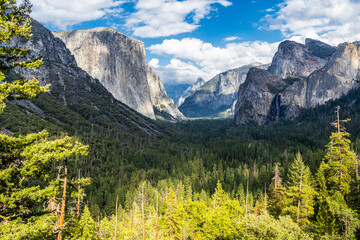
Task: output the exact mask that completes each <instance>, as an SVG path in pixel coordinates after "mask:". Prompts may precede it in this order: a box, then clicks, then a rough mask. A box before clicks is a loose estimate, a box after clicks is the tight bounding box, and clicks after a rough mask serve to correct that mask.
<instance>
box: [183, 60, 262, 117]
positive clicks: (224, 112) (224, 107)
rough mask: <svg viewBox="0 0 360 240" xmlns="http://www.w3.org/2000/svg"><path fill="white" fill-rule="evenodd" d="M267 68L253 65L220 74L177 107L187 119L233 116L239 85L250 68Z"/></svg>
mask: <svg viewBox="0 0 360 240" xmlns="http://www.w3.org/2000/svg"><path fill="white" fill-rule="evenodd" d="M255 66H258V67H259V68H264V69H265V68H267V67H268V65H261V63H253V64H250V65H246V66H242V67H240V68H236V69H231V70H228V71H226V72H223V73H220V74H218V75H217V76H215V77H214V78H212V79H211V80H209V81H207V82H206V83H205V84H203V85H202V86H201V87H199V88H198V89H197V90H196V91H194V92H193V93H192V94H191V95H190V96H189V97H187V98H186V99H185V101H184V103H183V104H182V105H181V106H180V107H179V109H180V111H182V112H183V113H184V115H185V116H187V117H229V116H232V115H233V114H234V108H235V104H236V101H237V96H238V90H239V86H240V84H242V83H243V82H244V81H245V78H246V74H247V72H248V71H249V69H250V68H251V67H255Z"/></svg>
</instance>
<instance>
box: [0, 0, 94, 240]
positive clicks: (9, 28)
mask: <svg viewBox="0 0 360 240" xmlns="http://www.w3.org/2000/svg"><path fill="white" fill-rule="evenodd" d="M30 8H31V5H30V3H29V1H24V3H23V4H20V5H18V4H17V3H16V1H15V0H1V1H0V29H1V31H0V43H1V44H0V113H1V112H2V111H3V110H4V108H5V107H6V103H7V102H9V101H12V100H20V99H31V98H34V97H36V96H37V95H38V94H40V93H44V92H47V91H48V90H49V86H39V82H38V81H37V80H36V79H32V80H25V79H23V78H21V79H19V80H15V81H9V80H8V78H6V77H5V76H6V74H8V72H9V71H10V70H12V69H15V68H34V67H35V68H38V67H40V66H41V64H42V60H41V59H30V60H29V59H27V58H26V57H27V55H28V54H29V53H30V51H29V50H27V49H24V48H18V47H16V46H13V45H14V44H12V40H13V39H14V38H30V37H31V25H30V23H31V19H30V17H29V15H28V14H29V12H30ZM78 154H81V155H85V154H87V146H84V145H82V144H81V143H79V142H76V141H74V140H73V139H72V138H70V137H63V138H61V139H54V140H50V138H49V135H48V133H47V132H46V131H42V132H40V133H33V134H28V135H26V136H18V137H10V136H7V135H5V134H0V224H1V228H0V229H1V230H0V238H1V239H8V238H12V239H22V238H26V239H38V238H40V237H41V238H44V237H45V238H47V239H50V238H52V236H53V233H52V232H51V229H52V228H53V227H54V225H55V222H56V220H57V219H58V217H57V216H56V212H54V209H57V208H56V207H55V208H54V207H50V206H49V207H48V209H44V208H43V207H42V205H44V204H45V203H46V202H50V203H51V204H52V205H57V203H56V200H55V199H56V196H57V195H58V193H59V192H60V191H59V187H58V186H59V182H58V181H57V180H50V179H49V172H50V163H51V162H54V161H55V162H61V161H63V160H65V159H71V158H72V157H73V156H75V155H78ZM39 180H41V185H40V184H35V182H40V181H39ZM50 199H51V200H50Z"/></svg>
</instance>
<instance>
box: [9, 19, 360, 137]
mask: <svg viewBox="0 0 360 240" xmlns="http://www.w3.org/2000/svg"><path fill="white" fill-rule="evenodd" d="M32 31H33V37H32V38H31V39H29V40H24V39H18V40H17V41H16V42H14V43H13V44H17V45H19V46H24V47H26V48H28V49H30V50H31V57H38V56H43V58H44V61H43V62H44V64H43V66H42V67H41V68H40V69H39V70H31V69H25V70H19V71H18V72H17V73H18V74H22V75H24V76H25V77H26V78H30V77H33V76H35V77H37V78H38V79H39V80H40V81H41V84H46V83H51V84H52V86H51V96H52V98H54V101H55V100H56V104H57V105H58V104H61V105H63V106H64V107H65V108H70V109H71V110H72V111H74V112H76V114H80V115H81V116H82V117H83V118H85V119H87V120H88V121H90V122H101V121H107V122H111V124H114V125H116V126H118V127H119V128H120V129H122V130H124V131H127V132H131V131H132V130H134V129H138V130H140V131H142V132H144V133H146V134H150V135H152V134H157V132H158V130H156V127H155V126H154V125H153V123H152V122H151V121H150V119H170V120H183V119H186V117H189V118H229V117H233V116H234V119H235V122H236V123H237V124H244V123H249V122H255V123H257V124H269V123H272V122H274V121H276V120H277V119H278V118H281V117H284V118H287V119H292V118H294V117H296V116H298V114H299V113H300V111H301V109H303V108H305V109H306V108H313V107H315V106H317V105H322V104H324V103H325V102H327V101H329V100H332V99H337V98H339V97H340V96H342V95H344V94H346V93H348V92H349V91H350V90H351V89H353V88H357V87H358V86H359V82H360V73H359V68H360V59H359V54H360V53H359V51H360V42H353V43H342V44H340V45H339V46H337V47H334V46H330V45H328V44H325V43H323V42H320V41H317V40H313V39H306V41H305V44H300V43H297V42H294V41H284V42H282V43H281V44H280V45H279V48H278V51H277V52H276V54H275V55H274V57H273V60H272V62H271V64H270V65H263V64H261V63H253V64H250V65H246V66H242V67H240V68H236V69H231V70H228V71H226V72H223V73H220V74H218V75H217V76H215V77H214V78H212V79H210V80H209V81H207V82H205V81H204V79H201V78H199V79H198V80H197V81H196V82H195V84H193V85H191V86H189V85H178V86H171V85H168V86H166V88H167V90H168V92H169V95H170V96H171V97H172V98H173V99H174V100H175V102H174V101H173V100H172V99H171V98H169V96H168V94H167V92H166V91H165V88H164V85H163V82H162V80H161V78H160V77H159V76H158V75H157V74H156V73H155V72H154V70H153V69H151V67H150V66H149V65H148V64H147V63H146V61H145V48H144V44H143V43H142V42H141V41H139V40H136V39H133V38H131V37H128V36H126V35H124V34H122V33H119V32H117V31H115V30H112V29H109V28H95V29H89V30H77V31H71V32H56V33H52V32H50V31H49V30H48V29H46V28H45V27H43V26H42V25H41V24H40V23H38V22H36V21H35V20H33V26H32ZM54 104H55V102H54ZM175 104H178V105H179V109H178V108H177V106H176V105H175ZM23 106H25V107H27V108H32V110H34V109H36V111H40V112H41V111H42V109H41V107H39V106H33V105H31V104H23ZM59 108H60V107H59ZM179 110H180V111H181V112H180V111H179ZM44 113H45V112H44ZM95 116H96V117H95ZM149 118H150V119H149ZM95 119H96V120H95ZM101 119H102V120H101Z"/></svg>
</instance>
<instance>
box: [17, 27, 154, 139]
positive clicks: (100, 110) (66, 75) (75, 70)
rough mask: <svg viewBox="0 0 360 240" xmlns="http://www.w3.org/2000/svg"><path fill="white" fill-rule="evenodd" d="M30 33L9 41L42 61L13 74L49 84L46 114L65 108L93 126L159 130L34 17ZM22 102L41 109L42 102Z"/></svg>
mask: <svg viewBox="0 0 360 240" xmlns="http://www.w3.org/2000/svg"><path fill="white" fill-rule="evenodd" d="M32 33H33V36H32V38H30V39H29V40H26V39H18V40H17V41H15V42H13V43H12V44H16V45H18V46H21V47H25V48H27V49H29V50H31V54H30V57H31V58H34V57H39V56H42V57H43V65H42V66H41V67H40V69H38V70H37V69H20V70H19V71H17V74H21V75H23V76H25V77H26V78H31V77H36V78H38V79H39V81H40V83H41V84H42V85H45V84H48V83H50V84H51V91H50V94H45V95H47V96H48V99H49V101H50V100H51V104H52V106H51V109H50V110H49V111H50V112H49V111H43V112H45V114H48V117H50V118H52V117H53V116H52V114H53V113H55V112H56V111H57V108H62V109H64V108H66V111H67V112H70V113H71V114H73V115H76V116H78V118H82V119H84V121H88V122H90V123H91V124H96V125H97V126H102V125H106V126H107V127H110V126H112V127H114V128H119V129H121V130H123V131H125V132H128V133H132V132H138V131H140V132H143V133H145V134H147V135H154V134H158V133H159V130H158V129H157V127H156V126H155V125H154V124H153V123H152V122H151V121H150V120H149V119H148V118H146V117H144V116H142V115H141V114H139V113H137V112H136V111H134V110H133V109H131V108H129V107H128V106H127V105H125V104H123V103H122V102H120V101H118V100H116V99H115V98H114V97H113V96H112V94H111V93H109V92H108V91H107V90H106V88H105V87H104V86H103V85H102V84H101V83H100V82H99V81H98V80H97V79H95V78H93V77H91V76H90V75H89V74H88V73H86V72H85V71H83V70H82V69H81V68H79V67H78V65H77V63H76V60H75V58H74V56H73V55H72V54H71V52H70V51H69V50H68V49H67V48H66V46H65V44H64V43H63V42H62V41H61V40H60V39H58V38H56V37H55V36H54V35H53V34H52V33H51V32H50V31H49V30H48V29H46V28H45V27H44V26H42V25H41V24H40V23H38V22H37V21H35V20H33V21H32ZM25 105H27V106H30V107H31V106H32V108H33V109H37V112H39V111H40V112H42V106H34V105H33V104H25ZM42 115H44V114H42ZM55 120H56V121H57V122H58V123H59V124H64V122H62V121H71V120H70V119H68V118H66V117H64V118H63V119H62V120H59V119H55Z"/></svg>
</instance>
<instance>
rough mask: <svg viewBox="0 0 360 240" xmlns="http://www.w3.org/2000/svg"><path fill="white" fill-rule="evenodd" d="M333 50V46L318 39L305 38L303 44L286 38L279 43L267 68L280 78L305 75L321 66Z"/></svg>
mask: <svg viewBox="0 0 360 240" xmlns="http://www.w3.org/2000/svg"><path fill="white" fill-rule="evenodd" d="M321 50H322V51H321ZM326 50H328V52H329V53H328V54H326ZM334 52H335V48H334V47H331V46H330V45H327V44H325V43H322V42H320V41H316V40H312V39H307V40H306V42H305V45H304V44H300V43H297V42H294V41H288V40H287V41H284V42H282V43H280V45H279V48H278V51H277V52H276V54H275V56H274V58H273V60H272V63H271V65H270V67H269V69H268V70H269V72H271V73H272V74H274V75H276V76H279V77H280V78H287V77H289V76H292V77H307V76H309V75H310V74H311V73H312V72H313V71H315V70H317V69H320V68H322V67H323V66H324V65H325V64H326V62H327V61H328V59H329V55H330V54H331V55H332V54H333V53H334ZM321 53H323V54H321ZM331 55H330V57H331Z"/></svg>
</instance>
